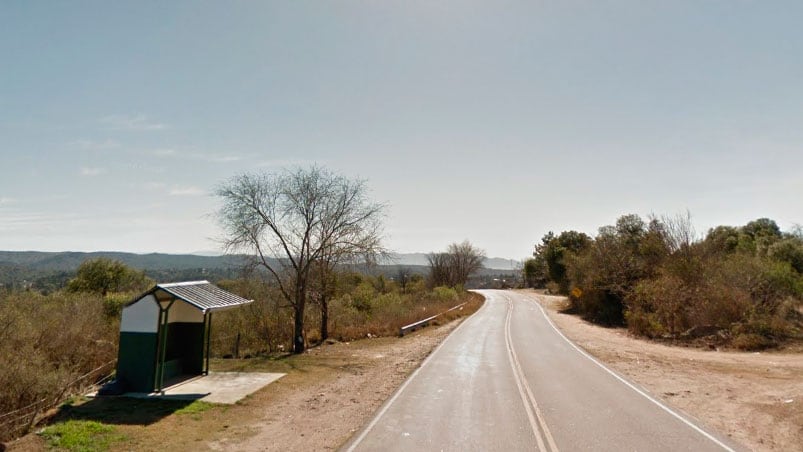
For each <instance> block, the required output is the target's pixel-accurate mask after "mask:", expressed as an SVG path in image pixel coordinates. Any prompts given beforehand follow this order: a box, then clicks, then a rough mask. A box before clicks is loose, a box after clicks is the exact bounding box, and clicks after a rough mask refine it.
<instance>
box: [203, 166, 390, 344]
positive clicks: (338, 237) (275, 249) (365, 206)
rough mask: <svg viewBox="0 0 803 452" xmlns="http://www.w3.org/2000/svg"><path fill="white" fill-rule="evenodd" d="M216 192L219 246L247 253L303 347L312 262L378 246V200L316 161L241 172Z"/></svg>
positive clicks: (354, 254)
mask: <svg viewBox="0 0 803 452" xmlns="http://www.w3.org/2000/svg"><path fill="white" fill-rule="evenodd" d="M216 194H217V196H219V197H220V198H222V199H223V206H222V207H221V209H220V210H219V211H218V218H219V220H220V223H221V226H222V227H223V229H224V231H225V239H224V245H225V247H226V249H227V250H228V251H231V252H234V251H240V252H242V251H245V252H247V253H249V254H252V255H253V256H254V259H255V261H254V263H255V265H257V266H259V267H262V268H264V269H265V270H266V271H267V272H268V274H269V275H270V276H271V277H272V279H273V280H274V282H275V283H276V285H277V286H278V288H279V291H280V292H281V294H282V296H283V297H284V299H285V300H286V301H287V302H288V303H289V305H290V306H291V307H292V309H293V317H294V322H293V352H294V353H301V352H303V351H304V349H305V348H306V340H305V336H304V335H305V329H304V313H305V310H306V306H307V302H308V299H309V291H310V288H311V284H312V281H311V275H312V271H313V268H314V266H316V265H320V264H321V262H328V264H324V265H332V264H333V263H337V262H342V261H344V260H347V259H356V258H357V256H359V255H370V254H372V253H374V252H376V251H377V250H379V248H380V245H379V244H380V240H381V236H382V223H381V219H382V216H383V210H384V206H383V205H381V204H378V203H374V202H372V201H370V200H369V199H368V197H367V186H366V183H365V181H364V180H359V179H348V178H346V177H344V176H341V175H337V174H334V173H332V172H330V171H328V170H326V169H323V168H319V167H311V168H308V169H296V170H286V171H284V172H281V173H277V174H242V175H239V176H235V177H233V178H232V179H230V180H229V181H228V182H226V183H224V184H223V185H221V186H220V187H219V188H218V189H217V191H216Z"/></svg>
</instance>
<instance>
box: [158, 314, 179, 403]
mask: <svg viewBox="0 0 803 452" xmlns="http://www.w3.org/2000/svg"><path fill="white" fill-rule="evenodd" d="M175 302H176V299H175V298H173V299H172V300H170V303H168V305H167V307H166V308H162V305H161V303H160V304H159V348H158V353H157V356H158V360H157V362H156V384H155V385H154V386H155V389H154V391H155V392H164V377H165V360H166V358H167V328H168V323H167V321H168V314H169V311H170V307H171V306H173V303H175Z"/></svg>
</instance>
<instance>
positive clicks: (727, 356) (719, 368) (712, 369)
mask: <svg viewBox="0 0 803 452" xmlns="http://www.w3.org/2000/svg"><path fill="white" fill-rule="evenodd" d="M522 292H524V293H527V294H528V295H530V296H532V297H533V298H535V299H537V300H538V301H539V302H540V303H541V304H542V306H544V308H546V311H547V313H548V315H549V317H550V318H551V319H552V321H553V322H554V323H555V324H556V325H557V327H558V328H559V329H560V330H561V331H562V332H563V333H564V334H565V335H566V336H567V337H569V338H570V339H571V340H572V341H574V342H575V343H576V344H577V345H579V346H580V347H582V348H583V349H585V350H586V351H588V352H589V353H591V354H592V355H594V356H595V357H597V358H599V359H600V360H601V361H603V362H604V363H605V364H606V365H608V366H610V367H611V368H612V369H614V370H615V371H617V372H619V373H620V374H621V375H623V376H626V377H627V378H628V379H629V380H631V381H632V382H635V383H637V384H639V385H641V386H642V387H643V388H645V389H646V390H647V391H649V392H650V393H651V394H652V395H654V396H657V397H658V398H660V399H662V400H663V401H665V402H666V403H667V404H668V405H670V406H672V407H676V408H678V409H680V410H681V411H683V412H685V413H687V414H689V415H691V416H692V417H694V418H697V419H699V420H700V421H702V423H703V424H705V425H709V426H711V427H713V428H714V429H716V430H717V431H719V432H721V433H723V434H726V435H728V436H729V437H731V438H733V439H734V440H736V441H737V442H739V443H742V444H744V445H746V446H747V447H749V448H750V449H753V450H768V451H771V450H778V451H791V450H803V446H801V444H803V353H797V352H791V353H790V352H761V353H744V352H720V351H705V350H699V349H691V348H683V347H672V346H666V345H662V344H657V343H654V342H650V341H646V340H642V339H638V338H635V337H632V336H631V335H629V334H628V332H627V330H625V329H623V328H603V327H600V326H596V325H592V324H590V323H588V322H585V321H584V320H582V319H580V318H579V317H576V316H573V315H568V314H562V313H561V312H560V310H561V309H563V308H564V307H565V303H566V299H565V298H564V297H555V296H548V295H542V294H538V293H536V292H534V291H530V290H526V291H522Z"/></svg>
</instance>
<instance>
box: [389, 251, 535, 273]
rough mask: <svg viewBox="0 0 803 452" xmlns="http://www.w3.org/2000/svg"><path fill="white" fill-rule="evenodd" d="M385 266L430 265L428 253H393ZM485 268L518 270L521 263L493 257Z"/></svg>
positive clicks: (486, 260)
mask: <svg viewBox="0 0 803 452" xmlns="http://www.w3.org/2000/svg"><path fill="white" fill-rule="evenodd" d="M380 263H381V264H383V265H401V266H405V265H424V266H427V265H429V261H427V253H392V254H391V255H390V258H389V259H387V260H386V261H383V262H380ZM483 266H484V267H485V268H487V269H490V270H506V271H511V270H517V269H518V268H520V266H521V262H520V261H517V260H514V259H504V258H501V257H491V258H487V259H485V261H484V263H483Z"/></svg>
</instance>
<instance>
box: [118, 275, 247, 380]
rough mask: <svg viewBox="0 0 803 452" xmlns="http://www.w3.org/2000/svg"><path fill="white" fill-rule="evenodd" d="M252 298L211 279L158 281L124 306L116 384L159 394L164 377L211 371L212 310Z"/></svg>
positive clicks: (234, 305)
mask: <svg viewBox="0 0 803 452" xmlns="http://www.w3.org/2000/svg"><path fill="white" fill-rule="evenodd" d="M252 301H253V300H246V299H245V298H242V297H240V296H238V295H235V294H233V293H230V292H227V291H225V290H223V289H221V288H219V287H217V286H215V285H214V284H211V283H209V281H189V282H179V283H171V284H157V285H156V286H155V287H153V288H152V289H151V290H149V291H148V292H146V293H144V294H142V295H141V296H139V297H138V298H136V299H135V300H133V301H131V302H130V303H128V304H127V305H125V306H124V307H123V313H122V319H121V321H120V349H119V352H118V358H117V377H116V379H117V384H118V385H120V386H121V389H124V390H125V391H133V392H147V393H150V392H161V391H163V390H164V387H165V382H166V381H171V380H177V379H184V378H191V377H194V376H197V375H206V374H208V373H209V344H210V336H211V334H210V333H211V326H212V314H213V313H214V312H217V311H221V310H225V309H232V308H235V307H238V306H242V305H245V304H248V303H251V302H252Z"/></svg>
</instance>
